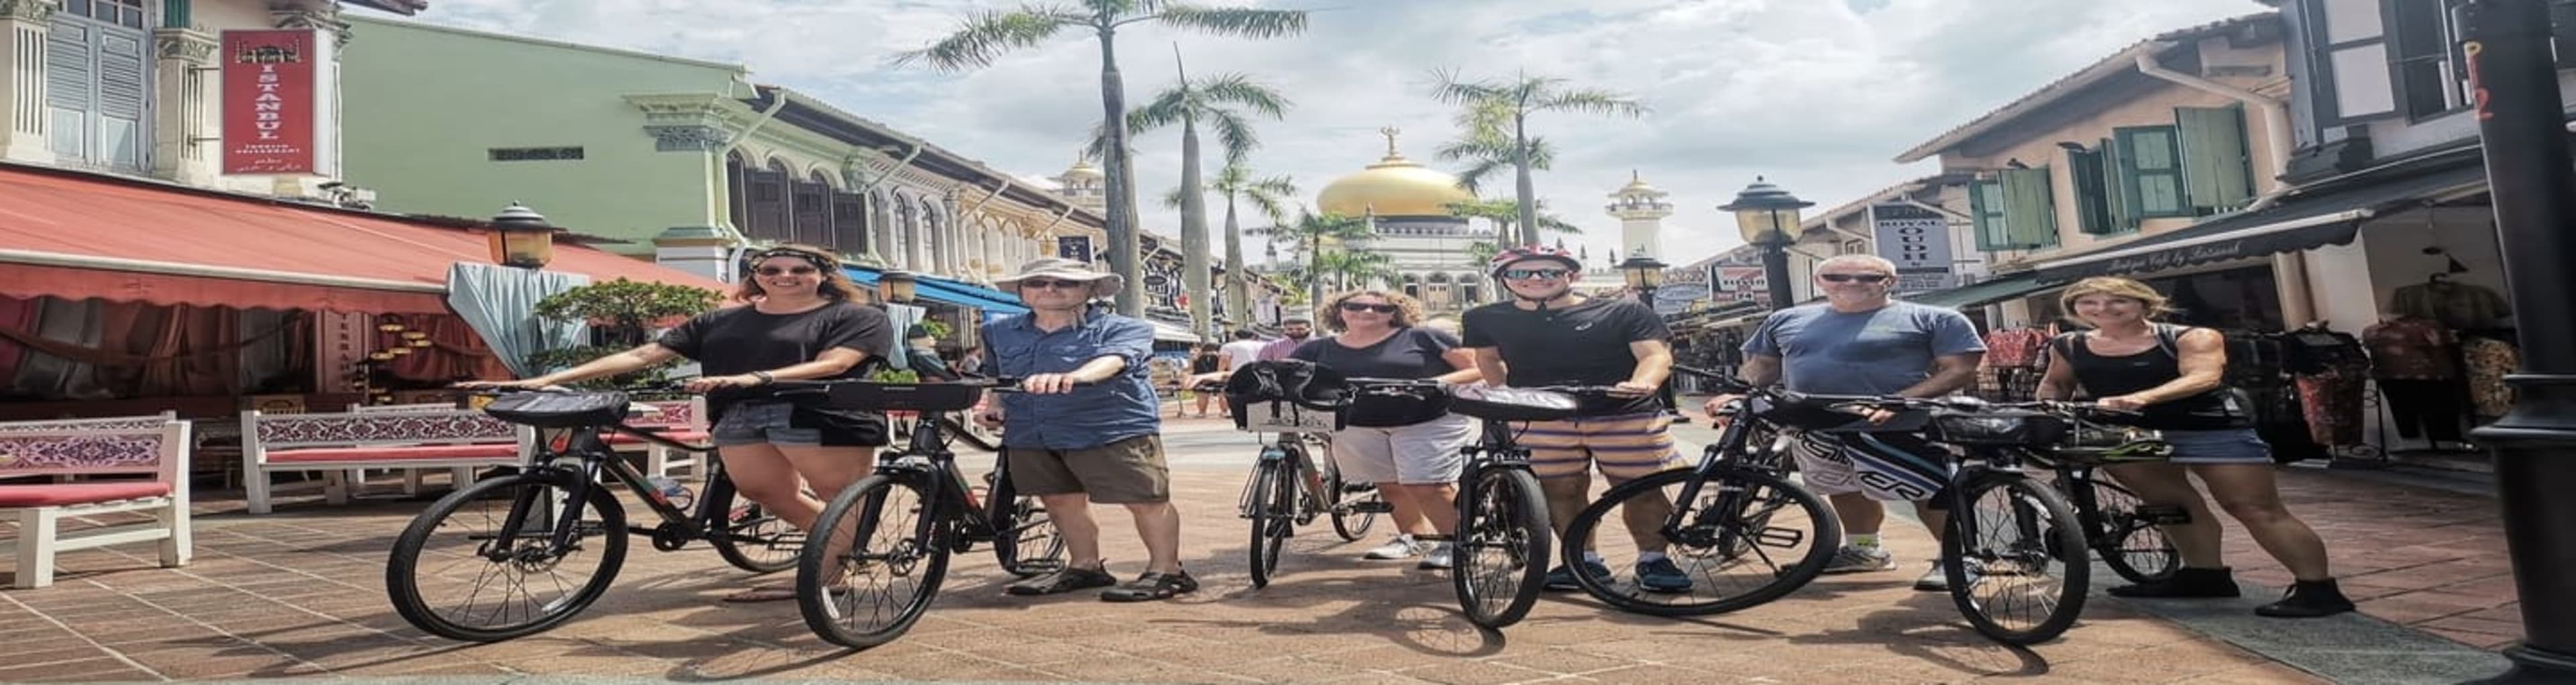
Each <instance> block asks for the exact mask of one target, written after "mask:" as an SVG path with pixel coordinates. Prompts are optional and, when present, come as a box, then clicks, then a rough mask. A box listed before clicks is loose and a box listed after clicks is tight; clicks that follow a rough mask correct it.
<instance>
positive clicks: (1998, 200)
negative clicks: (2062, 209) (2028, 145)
mask: <svg viewBox="0 0 2576 685" xmlns="http://www.w3.org/2000/svg"><path fill="white" fill-rule="evenodd" d="M1968 206H1969V212H1970V213H1971V214H1973V215H1975V216H1976V226H1977V249H1978V250H1982V251H1987V252H1994V251H1998V250H2032V249H2038V248H2043V247H2050V246H2054V245H2056V244H2057V203H2056V199H2055V193H2054V192H2053V191H2052V190H2051V189H2050V185H2049V176H2048V168H2047V167H2040V168H2037V169H2005V170H2003V171H2000V172H1996V180H1993V181H1979V182H1976V183H1973V184H1970V185H1969V186H1968Z"/></svg>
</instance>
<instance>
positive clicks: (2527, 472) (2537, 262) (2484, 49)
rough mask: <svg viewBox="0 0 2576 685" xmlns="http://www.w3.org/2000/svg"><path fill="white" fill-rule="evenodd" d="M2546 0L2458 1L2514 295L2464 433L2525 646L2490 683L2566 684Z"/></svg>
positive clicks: (2565, 191)
mask: <svg viewBox="0 0 2576 685" xmlns="http://www.w3.org/2000/svg"><path fill="white" fill-rule="evenodd" d="M2547 5H2548V3H2547V2H2546V1H2545V0H2471V2H2469V3H2468V4H2467V5H2466V6H2464V7H2462V8H2461V12H2462V15H2461V16H2462V18H2463V19H2465V23H2466V24H2467V27H2468V30H2467V36H2468V40H2467V41H2465V42H2464V43H2463V44H2462V45H2461V48H2462V54H2463V55H2465V56H2466V57H2467V58H2468V76H2469V82H2470V85H2471V86H2472V87H2473V90H2474V93H2475V97H2474V98H2472V99H2471V102H2474V103H2476V105H2477V121H2478V137H2479V139H2480V141H2481V142H2482V143H2483V144H2484V145H2485V148H2486V150H2485V152H2486V162H2487V187H2488V191H2489V193H2490V197H2491V198H2492V200H2491V201H2492V202H2493V203H2494V205H2495V221H2496V223H2495V227H2496V228H2495V230H2496V243H2497V246H2498V248H2499V251H2500V252H2502V253H2503V254H2504V267H2505V268H2504V271H2505V283H2506V285H2507V287H2508V288H2509V289H2510V290H2511V291H2512V292H2513V295H2514V298H2513V299H2514V305H2515V307H2516V309H2518V310H2519V311H2516V312H2514V314H2515V316H2514V320H2515V323H2516V331H2517V335H2518V336H2519V337H2520V338H2521V343H2522V368H2521V369H2519V370H2518V371H2517V372H2516V373H2514V374H2513V375H2509V376H2506V377H2505V382H2506V383H2509V384H2511V385H2512V386H2513V387H2514V389H2515V391H2516V392H2517V393H2518V399H2517V400H2516V401H2515V402H2514V406H2513V411H2512V412H2510V413H2507V414H2505V416H2504V418H2502V419H2498V420H2496V422H2495V423H2493V424H2490V425H2488V426H2486V427H2484V428H2480V429H2478V430H2477V431H2475V432H2474V434H2475V435H2476V436H2477V438H2478V439H2479V440H2482V441H2485V442H2486V443H2487V444H2488V445H2491V446H2493V447H2494V449H2495V475H2496V495H2497V497H2496V499H2497V506H2498V507H2499V508H2500V509H2502V511H2503V518H2504V534H2505V545H2506V547H2507V549H2508V550H2509V553H2508V555H2509V557H2510V558H2511V559H2512V561H2513V577H2514V587H2515V590H2516V591H2517V592H2518V593H2519V595H2520V597H2521V599H2522V629H2523V642H2522V644H2520V645H2516V646H2514V647H2512V648H2510V649H2506V650H2505V651H2504V655H2505V658H2507V659H2511V660H2512V661H2513V670H2510V671H2507V672H2505V673H2504V675H2501V676H2498V677H2496V678H2495V679H2493V680H2489V681H2486V682H2491V683H2566V682H2576V611H2570V610H2569V608H2570V607H2576V529H2571V528H2569V527H2568V522H2569V521H2576V497H2568V496H2567V493H2569V492H2576V301H2571V300H2570V299H2569V298H2568V297H2567V296H2566V295H2567V293H2568V292H2571V291H2576V270H2570V269H2568V268H2567V264H2568V263H2570V262H2576V235H2571V234H2570V233H2569V231H2570V221H2571V220H2576V205H2571V203H2576V199H2571V198H2570V194H2571V193H2576V169H2571V168H2570V167H2569V165H2568V161H2569V160H2568V147H2567V139H2566V137H2565V136H2566V135H2567V133H2566V128H2565V126H2566V118H2565V114H2564V113H2563V112H2564V111H2565V110H2564V105H2565V103H2564V102H2563V100H2562V98H2560V96H2559V92H2558V68H2557V66H2556V64H2555V63H2554V60H2553V58H2552V56H2551V52H2550V21H2549V8H2548V6H2547Z"/></svg>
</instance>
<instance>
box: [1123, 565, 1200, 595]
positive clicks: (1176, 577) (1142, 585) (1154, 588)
mask: <svg viewBox="0 0 2576 685" xmlns="http://www.w3.org/2000/svg"><path fill="white" fill-rule="evenodd" d="M1198 589H1199V581H1198V579H1196V578H1191V577H1190V572H1189V571H1188V570H1180V571H1173V572H1171V573H1155V572H1152V571H1147V572H1145V574H1144V575H1141V576H1137V577H1136V580H1135V582H1131V583H1128V584H1126V585H1120V586H1118V587H1114V588H1110V589H1107V590H1103V591H1101V592H1100V601H1103V602H1146V601H1152V600H1157V599H1171V598H1172V596H1173V595H1178V594H1182V593H1186V592H1196V591H1198Z"/></svg>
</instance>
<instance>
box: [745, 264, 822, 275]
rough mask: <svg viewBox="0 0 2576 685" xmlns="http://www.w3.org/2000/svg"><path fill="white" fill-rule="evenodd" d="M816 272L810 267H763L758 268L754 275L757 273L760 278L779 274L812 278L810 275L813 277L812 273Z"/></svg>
mask: <svg viewBox="0 0 2576 685" xmlns="http://www.w3.org/2000/svg"><path fill="white" fill-rule="evenodd" d="M816 271H818V269H815V268H814V267H810V266H791V267H786V268H779V267H775V266H765V267H761V268H760V271H758V272H756V273H759V274H760V275H762V276H777V275H780V274H793V275H797V276H812V275H814V272H816Z"/></svg>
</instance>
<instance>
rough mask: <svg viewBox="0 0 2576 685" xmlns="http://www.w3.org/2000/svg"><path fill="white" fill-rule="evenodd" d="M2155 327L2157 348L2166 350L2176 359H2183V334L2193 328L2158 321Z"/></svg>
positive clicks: (2166, 352)
mask: <svg viewBox="0 0 2576 685" xmlns="http://www.w3.org/2000/svg"><path fill="white" fill-rule="evenodd" d="M2155 327H2156V349H2159V350H2164V351H2165V354H2169V355H2173V358H2174V359H2176V360H2179V359H2182V334H2184V333H2189V332H2191V328H2190V327H2187V326H2177V325H2174V324H2169V323H2157V324H2155Z"/></svg>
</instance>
